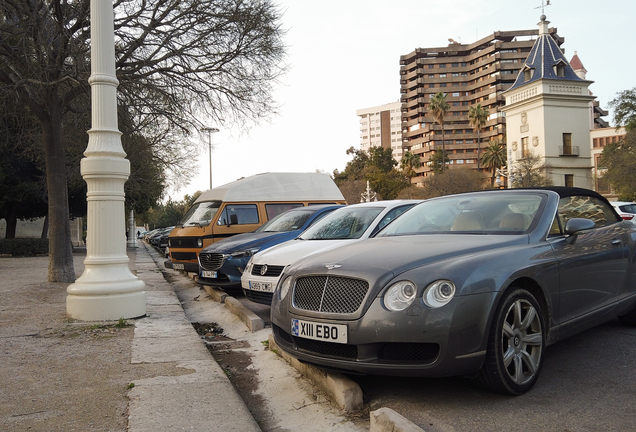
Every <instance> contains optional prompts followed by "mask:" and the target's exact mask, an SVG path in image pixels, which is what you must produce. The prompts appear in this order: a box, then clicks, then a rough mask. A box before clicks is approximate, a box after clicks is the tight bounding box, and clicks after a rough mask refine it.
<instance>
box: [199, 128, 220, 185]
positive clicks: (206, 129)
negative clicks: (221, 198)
mask: <svg viewBox="0 0 636 432" xmlns="http://www.w3.org/2000/svg"><path fill="white" fill-rule="evenodd" d="M218 131H219V130H218V129H217V128H209V127H205V128H203V129H201V132H207V133H208V151H209V152H210V189H212V134H213V133H216V132H218Z"/></svg>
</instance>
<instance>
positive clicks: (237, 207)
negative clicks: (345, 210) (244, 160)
mask: <svg viewBox="0 0 636 432" xmlns="http://www.w3.org/2000/svg"><path fill="white" fill-rule="evenodd" d="M312 204H346V202H345V199H344V197H343V196H342V193H341V192H340V189H338V187H337V186H336V184H335V183H334V182H333V180H332V179H331V177H329V175H328V174H324V173H264V174H257V175H254V176H251V177H245V178H242V179H240V180H237V181H235V182H232V183H228V184H225V185H223V186H219V187H216V188H214V189H210V190H208V191H206V192H204V193H202V194H201V196H200V197H199V198H197V200H196V201H195V202H194V204H193V205H192V207H191V208H190V209H189V210H188V212H187V213H186V215H185V216H184V217H183V219H182V220H181V222H179V224H178V225H177V226H176V227H175V228H174V229H173V230H172V232H171V233H170V236H169V237H168V251H169V259H168V260H166V261H165V264H164V265H165V266H166V267H167V268H171V269H174V270H184V271H187V272H192V273H198V271H199V262H198V256H199V252H200V251H201V249H203V248H204V247H206V246H208V245H210V244H212V243H214V242H216V241H218V240H221V239H224V238H227V237H230V236H233V235H235V234H241V233H246V232H252V231H254V230H256V229H257V228H258V227H259V226H261V225H262V224H263V223H265V222H267V221H268V220H269V219H271V218H273V217H274V216H276V215H278V214H280V213H282V212H284V211H286V210H289V209H291V208H293V207H300V206H307V205H312Z"/></svg>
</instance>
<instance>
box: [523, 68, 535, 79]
mask: <svg viewBox="0 0 636 432" xmlns="http://www.w3.org/2000/svg"><path fill="white" fill-rule="evenodd" d="M532 75H534V69H531V68H527V69H524V71H523V80H524V81H530V79H532Z"/></svg>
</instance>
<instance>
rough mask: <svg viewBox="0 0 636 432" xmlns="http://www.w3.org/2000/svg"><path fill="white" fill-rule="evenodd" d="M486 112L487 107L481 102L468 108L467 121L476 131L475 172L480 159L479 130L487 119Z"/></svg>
mask: <svg viewBox="0 0 636 432" xmlns="http://www.w3.org/2000/svg"><path fill="white" fill-rule="evenodd" d="M488 114H489V113H488V108H487V107H482V106H481V104H477V105H475V106H471V107H470V108H469V109H468V123H470V125H471V126H472V127H473V130H474V131H475V132H477V172H479V168H480V166H479V160H480V159H481V130H482V129H483V128H484V125H485V124H486V121H487V120H488Z"/></svg>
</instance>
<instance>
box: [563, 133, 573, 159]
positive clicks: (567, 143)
mask: <svg viewBox="0 0 636 432" xmlns="http://www.w3.org/2000/svg"><path fill="white" fill-rule="evenodd" d="M563 154H564V155H571V154H572V134H571V133H564V134H563Z"/></svg>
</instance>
